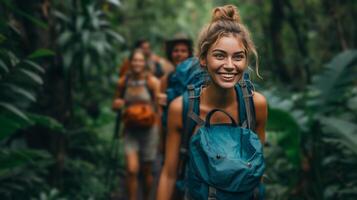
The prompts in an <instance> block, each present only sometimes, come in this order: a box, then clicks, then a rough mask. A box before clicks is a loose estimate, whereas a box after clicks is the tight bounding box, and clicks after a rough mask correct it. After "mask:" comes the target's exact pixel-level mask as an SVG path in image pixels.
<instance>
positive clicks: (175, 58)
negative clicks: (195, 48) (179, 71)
mask: <svg viewBox="0 0 357 200" xmlns="http://www.w3.org/2000/svg"><path fill="white" fill-rule="evenodd" d="M188 48H189V47H188V46H187V44H185V43H177V44H176V45H175V46H174V48H173V50H172V53H171V58H172V62H173V64H174V65H178V64H179V63H181V62H182V61H184V60H186V59H187V58H188V56H189V54H190V51H189V49H188Z"/></svg>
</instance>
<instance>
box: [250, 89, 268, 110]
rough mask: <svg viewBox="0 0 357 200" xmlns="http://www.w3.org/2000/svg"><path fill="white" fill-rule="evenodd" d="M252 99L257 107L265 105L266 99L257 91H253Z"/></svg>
mask: <svg viewBox="0 0 357 200" xmlns="http://www.w3.org/2000/svg"><path fill="white" fill-rule="evenodd" d="M253 101H254V105H255V106H258V107H261V106H266V105H267V100H266V98H265V96H264V95H263V94H261V93H259V92H255V91H254V93H253Z"/></svg>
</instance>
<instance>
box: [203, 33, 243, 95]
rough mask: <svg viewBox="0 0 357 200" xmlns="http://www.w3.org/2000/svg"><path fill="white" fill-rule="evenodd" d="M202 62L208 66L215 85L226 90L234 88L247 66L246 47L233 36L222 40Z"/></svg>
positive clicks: (209, 51)
mask: <svg viewBox="0 0 357 200" xmlns="http://www.w3.org/2000/svg"><path fill="white" fill-rule="evenodd" d="M200 62H201V65H202V66H206V68H207V71H208V73H209V75H210V77H211V80H212V81H213V83H215V84H216V85H218V86H220V87H222V88H225V89H228V88H232V87H234V85H235V84H236V83H237V82H238V81H239V80H240V79H241V77H242V74H243V71H244V70H245V68H246V66H247V58H246V54H245V48H244V45H243V43H242V42H241V40H240V39H239V38H238V37H234V36H233V35H231V36H224V37H222V38H220V39H219V40H218V41H217V42H216V44H214V45H212V46H211V48H210V49H209V50H208V52H207V56H206V59H201V60H200Z"/></svg>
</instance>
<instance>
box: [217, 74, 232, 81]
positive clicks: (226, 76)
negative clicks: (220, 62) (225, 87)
mask: <svg viewBox="0 0 357 200" xmlns="http://www.w3.org/2000/svg"><path fill="white" fill-rule="evenodd" d="M219 75H220V76H221V77H222V78H223V79H225V80H231V79H233V78H234V76H235V75H236V74H232V73H220V74H219Z"/></svg>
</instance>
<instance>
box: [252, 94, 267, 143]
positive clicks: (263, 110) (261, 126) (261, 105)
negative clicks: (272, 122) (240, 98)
mask: <svg viewBox="0 0 357 200" xmlns="http://www.w3.org/2000/svg"><path fill="white" fill-rule="evenodd" d="M253 101H254V108H255V118H256V123H257V124H256V131H257V133H258V136H259V139H260V141H261V143H262V144H263V145H264V144H265V124H266V121H267V118H268V106H267V101H266V99H265V97H264V96H263V95H262V94H260V93H258V92H254V96H253Z"/></svg>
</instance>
